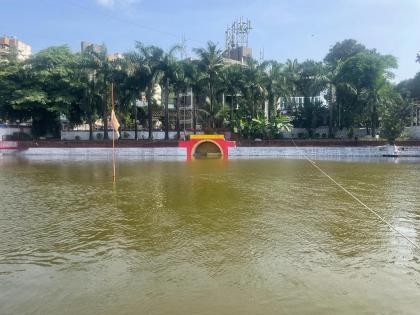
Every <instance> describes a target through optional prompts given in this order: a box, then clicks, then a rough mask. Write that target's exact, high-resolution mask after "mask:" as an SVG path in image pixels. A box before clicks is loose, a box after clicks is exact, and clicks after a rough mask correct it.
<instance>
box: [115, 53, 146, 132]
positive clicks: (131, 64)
mask: <svg viewBox="0 0 420 315" xmlns="http://www.w3.org/2000/svg"><path fill="white" fill-rule="evenodd" d="M136 57H137V56H136V54H135V53H127V54H125V55H124V56H123V58H122V59H118V60H117V63H118V64H119V71H118V73H117V78H116V83H117V89H116V95H117V97H118V99H119V101H120V108H121V109H125V110H126V111H127V112H129V111H131V110H133V117H134V139H135V140H138V123H137V105H136V101H137V99H138V98H139V97H140V95H141V93H142V92H144V91H145V89H146V87H147V81H146V76H147V71H146V70H145V68H144V67H143V66H142V64H141V62H139V60H138V59H137V58H136Z"/></svg>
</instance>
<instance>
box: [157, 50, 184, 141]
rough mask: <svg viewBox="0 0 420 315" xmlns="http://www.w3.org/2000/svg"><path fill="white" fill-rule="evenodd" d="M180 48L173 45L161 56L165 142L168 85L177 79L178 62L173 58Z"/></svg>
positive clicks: (167, 125)
mask: <svg viewBox="0 0 420 315" xmlns="http://www.w3.org/2000/svg"><path fill="white" fill-rule="evenodd" d="M180 48H181V46H179V45H175V46H174V47H172V48H171V49H170V50H169V51H168V52H166V53H164V54H163V56H162V60H161V64H160V69H161V71H162V78H161V80H162V82H163V86H164V89H163V91H164V96H165V100H164V103H165V110H164V112H165V114H164V117H165V122H164V125H165V140H169V109H168V103H169V87H170V84H172V83H173V82H175V80H176V79H177V78H176V76H177V75H178V72H177V70H178V69H177V68H178V61H177V60H176V58H175V55H174V54H175V52H176V51H178V50H179V49H180Z"/></svg>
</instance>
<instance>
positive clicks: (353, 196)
mask: <svg viewBox="0 0 420 315" xmlns="http://www.w3.org/2000/svg"><path fill="white" fill-rule="evenodd" d="M292 142H293V144H294V146H295V147H296V148H297V149H300V148H299V147H298V146H297V145H296V143H295V141H294V140H293V139H292ZM301 150H302V152H303V156H304V157H305V159H306V160H307V161H308V162H309V163H310V164H311V165H312V166H313V167H315V168H316V169H317V170H318V171H320V172H321V173H322V174H323V175H325V176H326V177H327V178H328V179H330V180H331V181H332V182H333V183H334V184H335V185H337V186H338V187H339V188H340V189H341V190H343V191H344V192H345V193H346V194H348V195H349V196H350V197H352V198H353V199H354V200H356V201H357V202H358V203H359V204H361V205H362V206H363V207H364V208H366V209H367V210H369V211H370V212H371V213H373V214H374V215H375V216H376V217H377V218H378V219H379V220H381V221H382V222H383V223H385V224H386V225H387V226H388V227H390V228H391V229H392V230H394V231H395V232H397V233H398V234H399V235H400V236H402V237H403V238H404V239H405V240H406V241H407V242H409V243H410V244H411V245H412V246H413V247H414V248H415V249H417V250H419V251H420V246H419V245H417V244H416V243H414V242H413V241H412V240H411V239H410V238H408V237H407V236H405V235H404V234H403V233H402V232H400V231H399V230H398V229H397V228H396V227H395V226H393V225H392V224H391V223H389V222H388V221H387V220H385V219H384V218H383V217H382V216H381V215H380V214H379V213H377V212H376V211H375V210H373V209H371V208H370V207H369V206H368V205H366V204H365V203H364V202H363V201H361V200H360V199H359V198H358V197H357V196H356V195H354V194H353V193H352V192H351V191H349V190H347V189H346V188H345V187H344V186H343V185H341V184H340V183H338V182H337V181H336V180H335V179H334V178H332V177H331V176H330V175H328V173H327V172H325V171H324V170H323V169H322V168H320V167H319V166H318V165H317V164H316V163H315V162H314V161H313V160H311V159H310V158H309V157H308V155H307V154H306V151H305V150H304V149H301Z"/></svg>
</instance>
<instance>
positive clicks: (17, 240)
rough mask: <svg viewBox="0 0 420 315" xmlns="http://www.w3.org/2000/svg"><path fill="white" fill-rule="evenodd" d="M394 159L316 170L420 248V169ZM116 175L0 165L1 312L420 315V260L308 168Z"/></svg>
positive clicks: (210, 166)
mask: <svg viewBox="0 0 420 315" xmlns="http://www.w3.org/2000/svg"><path fill="white" fill-rule="evenodd" d="M396 162H397V163H396ZM399 162H400V161H398V160H373V161H369V162H363V161H318V162H317V163H318V165H319V166H320V167H322V168H323V169H324V170H325V171H327V172H328V173H329V174H330V175H331V176H333V177H334V178H335V179H336V180H337V181H338V182H340V183H341V184H343V185H344V186H345V187H346V188H348V189H349V190H351V191H352V192H354V193H355V194H356V195H357V196H359V197H360V199H362V200H363V201H364V202H366V203H367V204H368V205H369V206H371V207H372V208H373V209H374V210H376V211H378V213H380V214H381V215H382V216H383V217H384V218H385V219H386V220H388V221H389V222H391V223H392V224H394V225H395V226H396V227H397V228H398V230H400V231H401V232H403V233H405V234H406V235H407V236H408V237H410V238H411V239H412V240H414V241H415V242H416V243H417V244H420V194H419V191H420V188H419V184H420V163H419V162H418V161H416V160H410V161H408V162H406V163H399ZM117 177H118V182H117V184H116V185H115V186H114V185H113V184H112V180H111V179H112V167H111V164H110V163H109V162H108V161H105V160H83V159H82V160H79V161H72V160H50V161H42V160H34V159H29V160H28V159H18V160H16V159H13V158H10V157H3V158H2V159H0V196H1V203H0V313H1V314H280V313H305V314H307V313H311V314H325V313H340V314H355V313H383V314H392V313H402V314H418V312H419V310H420V253H419V252H416V251H415V250H414V249H413V247H412V246H410V244H409V243H407V242H406V241H405V240H404V239H403V238H401V237H400V236H399V235H398V234H397V233H396V232H395V231H392V230H390V229H389V228H388V227H387V226H386V225H384V224H383V223H382V222H380V221H378V220H377V219H376V218H375V217H374V216H373V215H372V214H371V213H369V212H368V211H367V210H366V209H364V208H363V207H361V206H360V205H359V204H357V203H355V201H354V200H352V199H351V198H350V197H349V196H347V195H345V194H344V193H343V192H342V191H340V190H339V189H337V187H335V186H334V185H333V184H332V183H331V182H330V181H329V180H328V179H326V178H325V177H324V176H323V175H322V174H321V173H320V172H319V171H317V170H316V169H315V168H314V167H313V166H311V165H310V164H309V163H308V162H307V161H305V160H293V159H277V160H265V159H260V160H229V161H227V160H200V161H188V162H185V161H147V160H125V161H120V162H119V164H118V167H117Z"/></svg>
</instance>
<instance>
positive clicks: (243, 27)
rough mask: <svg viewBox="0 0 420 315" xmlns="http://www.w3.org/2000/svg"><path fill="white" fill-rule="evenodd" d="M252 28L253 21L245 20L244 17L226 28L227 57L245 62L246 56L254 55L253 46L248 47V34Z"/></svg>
mask: <svg viewBox="0 0 420 315" xmlns="http://www.w3.org/2000/svg"><path fill="white" fill-rule="evenodd" d="M251 30H252V26H251V21H250V20H244V18H243V17H241V18H240V19H238V20H237V21H235V22H233V24H232V25H231V26H228V27H227V29H226V32H225V34H226V44H225V45H226V53H225V54H226V57H227V58H229V59H233V60H236V61H239V62H241V63H243V62H244V59H245V58H246V57H250V56H251V55H252V50H251V48H249V47H248V36H249V33H250V32H251Z"/></svg>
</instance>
